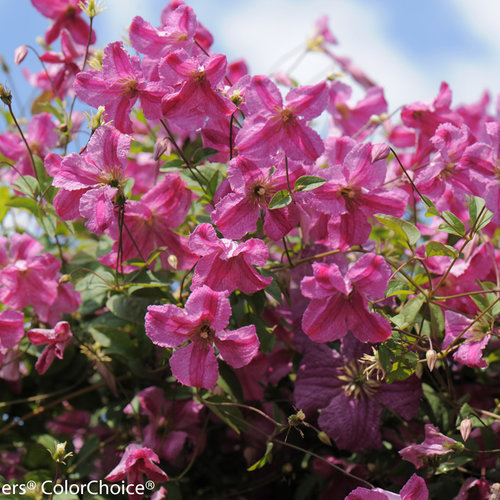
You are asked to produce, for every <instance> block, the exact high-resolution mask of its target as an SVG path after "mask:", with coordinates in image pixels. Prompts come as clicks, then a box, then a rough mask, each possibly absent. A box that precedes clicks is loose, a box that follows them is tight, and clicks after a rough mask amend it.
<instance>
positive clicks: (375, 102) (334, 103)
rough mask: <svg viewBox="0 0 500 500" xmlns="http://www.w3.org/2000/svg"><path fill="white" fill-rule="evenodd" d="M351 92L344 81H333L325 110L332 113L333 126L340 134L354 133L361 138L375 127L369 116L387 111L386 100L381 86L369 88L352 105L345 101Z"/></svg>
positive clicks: (351, 134)
mask: <svg viewBox="0 0 500 500" xmlns="http://www.w3.org/2000/svg"><path fill="white" fill-rule="evenodd" d="M351 93H352V89H351V87H349V86H348V85H346V84H345V83H342V82H340V81H336V82H333V83H332V85H331V87H330V91H329V96H330V102H329V104H328V108H327V110H328V111H329V112H330V113H331V115H332V118H333V120H334V124H335V128H338V129H339V132H341V133H342V135H349V136H353V135H354V134H356V137H359V138H361V139H362V138H364V137H366V136H367V135H369V134H370V133H372V132H373V129H374V127H375V124H374V123H372V124H370V118H371V117H372V116H373V115H380V114H382V113H386V112H387V102H386V100H385V98H384V91H383V89H382V88H381V87H371V88H369V89H368V91H367V92H366V95H365V97H364V98H363V99H361V100H360V101H358V102H357V103H356V104H355V105H354V106H350V105H349V104H348V103H347V101H348V100H349V99H350V97H351Z"/></svg>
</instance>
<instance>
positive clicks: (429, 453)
mask: <svg viewBox="0 0 500 500" xmlns="http://www.w3.org/2000/svg"><path fill="white" fill-rule="evenodd" d="M459 447H463V445H462V444H461V443H459V442H457V441H455V440H454V439H451V438H449V437H447V436H445V435H444V434H441V433H440V432H439V429H438V428H437V427H434V426H433V425H432V424H426V426H425V440H424V442H423V443H422V444H411V445H410V446H407V447H406V448H403V449H402V450H400V452H399V454H400V455H401V456H402V457H403V459H404V460H408V462H411V463H412V464H413V465H414V466H415V467H416V468H417V469H420V467H422V466H424V465H425V463H426V460H427V457H434V456H436V455H447V454H448V453H450V452H453V451H456V450H457V449H458V448H459Z"/></svg>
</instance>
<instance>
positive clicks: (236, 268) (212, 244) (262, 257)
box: [188, 223, 272, 294]
mask: <svg viewBox="0 0 500 500" xmlns="http://www.w3.org/2000/svg"><path fill="white" fill-rule="evenodd" d="M188 245H189V248H190V250H191V251H192V252H193V253H194V254H196V255H200V256H201V258H200V260H199V261H198V263H197V264H196V267H195V270H194V276H193V282H192V288H193V289H195V288H197V287H200V286H202V285H208V286H209V287H210V288H212V289H213V290H217V291H226V292H228V293H231V292H233V291H234V290H236V289H239V290H241V291H242V292H243V293H246V294H250V293H255V292H256V291H258V290H262V289H263V288H266V287H267V286H268V285H269V284H270V283H271V281H272V278H264V277H263V276H262V275H260V274H259V273H258V272H257V271H256V269H255V268H254V267H253V266H263V265H264V264H265V263H266V261H267V256H268V253H269V250H268V248H267V246H266V244H265V243H264V242H263V241H262V240H258V239H256V238H251V239H249V240H246V241H245V242H244V243H240V244H238V243H236V242H235V241H232V240H228V239H226V238H218V237H217V234H216V233H215V229H214V228H213V227H212V226H211V225H210V224H208V223H205V224H200V225H199V226H198V227H197V228H196V229H195V230H194V231H193V232H192V233H191V236H190V237H189V243H188Z"/></svg>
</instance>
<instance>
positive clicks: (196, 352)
mask: <svg viewBox="0 0 500 500" xmlns="http://www.w3.org/2000/svg"><path fill="white" fill-rule="evenodd" d="M230 317H231V305H230V303H229V300H228V299H227V298H226V294H225V293H223V292H215V291H213V290H211V289H210V288H208V286H202V287H200V288H197V289H195V290H194V291H193V293H191V295H190V296H189V298H188V300H187V301H186V305H185V308H184V309H181V308H180V307H177V306H174V305H171V304H167V305H161V306H149V307H148V313H147V314H146V334H147V335H148V337H149V338H150V339H151V340H152V341H153V343H155V344H157V345H160V346H162V347H178V346H181V347H179V348H178V349H176V351H175V352H174V354H173V355H172V357H171V358H170V368H171V369H172V375H173V376H174V377H175V378H177V380H179V382H181V383H182V384H184V385H190V386H194V387H204V388H206V389H213V388H214V387H215V384H216V383H217V379H218V377H219V369H218V366H217V360H216V358H215V353H214V347H213V346H214V344H215V346H216V347H217V349H218V351H219V353H220V356H221V358H222V359H223V360H224V361H226V362H227V363H228V364H229V365H231V366H232V367H234V368H240V367H242V366H245V365H247V364H248V363H250V361H251V360H252V359H253V357H254V356H255V355H256V354H257V352H258V349H259V340H258V338H257V334H256V331H255V326H254V325H250V326H244V327H242V328H239V329H237V330H233V331H231V330H226V329H225V328H226V326H227V325H228V323H229V318H230ZM186 341H190V343H189V344H188V345H183V344H184V343H185V342H186Z"/></svg>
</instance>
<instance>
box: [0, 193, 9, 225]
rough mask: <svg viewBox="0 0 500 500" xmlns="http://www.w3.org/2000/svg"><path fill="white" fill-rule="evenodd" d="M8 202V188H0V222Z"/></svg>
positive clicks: (6, 209)
mask: <svg viewBox="0 0 500 500" xmlns="http://www.w3.org/2000/svg"><path fill="white" fill-rule="evenodd" d="M9 200H10V194H9V188H7V187H0V222H1V221H3V218H4V217H5V215H6V214H7V212H8V210H9V209H8V208H7V207H8V202H9Z"/></svg>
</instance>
